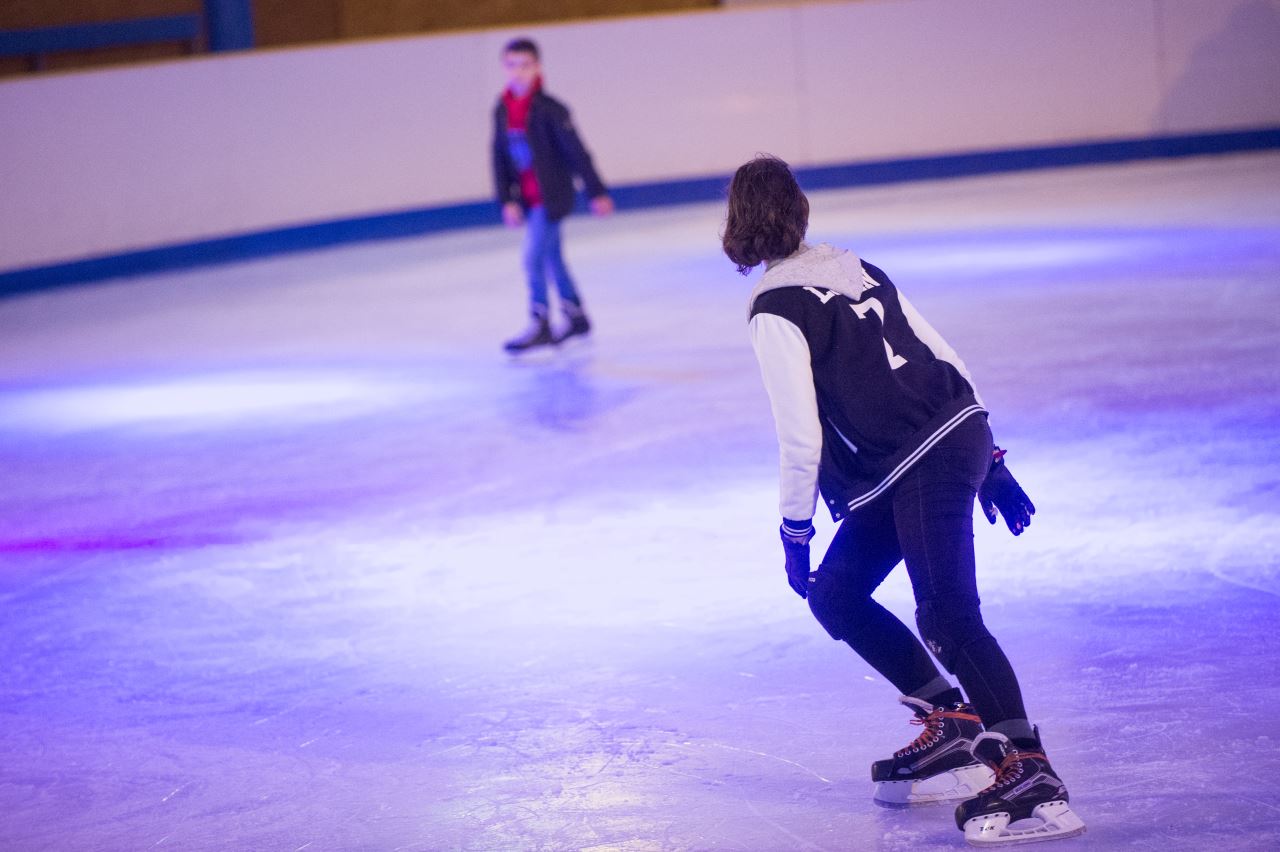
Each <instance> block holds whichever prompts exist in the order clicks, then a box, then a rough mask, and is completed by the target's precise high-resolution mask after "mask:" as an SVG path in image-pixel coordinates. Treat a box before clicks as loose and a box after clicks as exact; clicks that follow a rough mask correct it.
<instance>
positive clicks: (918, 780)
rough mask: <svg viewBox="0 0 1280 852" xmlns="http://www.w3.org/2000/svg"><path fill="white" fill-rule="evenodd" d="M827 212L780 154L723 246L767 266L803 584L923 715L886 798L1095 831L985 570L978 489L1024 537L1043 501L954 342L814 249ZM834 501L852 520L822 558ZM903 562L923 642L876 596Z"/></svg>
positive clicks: (760, 332)
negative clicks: (1049, 749)
mask: <svg viewBox="0 0 1280 852" xmlns="http://www.w3.org/2000/svg"><path fill="white" fill-rule="evenodd" d="M808 222H809V202H808V199H807V198H806V197H805V195H804V193H803V192H801V190H800V187H799V186H798V185H797V183H796V180H795V177H794V176H793V175H792V173H791V170H790V169H789V168H788V167H787V164H786V163H784V162H782V161H781V160H779V159H776V158H774V157H768V156H761V157H758V158H756V159H754V160H752V161H751V162H748V163H747V164H745V165H743V166H742V167H741V168H739V169H738V171H737V173H736V174H735V175H734V177H733V182H732V183H731V185H730V188H729V206H728V217H727V220H726V222H725V230H724V241H723V242H724V251H725V254H727V255H728V256H729V259H730V260H732V261H733V262H734V263H735V264H737V266H738V271H739V272H741V273H743V274H744V275H745V274H747V273H748V272H750V270H751V269H753V268H754V267H756V266H758V265H760V264H762V263H763V264H764V266H765V271H764V274H763V275H762V276H761V278H760V280H759V282H758V283H757V284H756V286H755V289H754V290H753V291H752V293H751V298H750V302H749V316H750V332H751V341H752V345H753V346H754V348H755V352H756V357H757V358H758V360H759V362H760V370H761V373H762V375H763V377H764V384H765V388H766V390H767V391H768V395H769V401H770V405H771V408H772V410H773V417H774V420H775V423H776V426H777V432H778V444H779V448H780V455H781V513H782V526H781V535H782V546H783V551H784V553H785V559H786V563H785V564H786V574H787V581H788V582H789V583H790V585H791V588H792V589H794V590H795V592H796V593H797V594H798V595H800V597H802V598H807V599H808V601H809V606H810V608H811V609H812V611H813V614H814V616H815V617H816V618H817V620H818V623H819V624H821V625H822V626H823V627H824V628H825V629H826V631H827V632H828V633H830V634H831V636H832V637H833V638H834V639H837V640H843V641H845V642H847V643H848V644H849V645H850V646H851V647H852V648H853V650H855V651H856V652H857V653H858V654H859V655H860V656H861V657H862V658H863V659H864V660H866V661H867V662H868V663H869V664H870V665H871V666H872V667H873V668H875V669H876V671H878V672H879V673H880V674H881V675H883V676H884V678H885V679H886V680H888V681H889V682H890V683H892V684H893V685H894V686H895V687H896V688H897V690H898V691H899V692H900V693H902V695H901V698H900V699H899V700H900V701H901V702H902V703H903V704H905V705H906V706H907V707H908V709H910V710H911V711H912V712H913V713H914V714H915V716H916V719H915V720H914V721H915V723H916V724H919V725H921V726H922V727H923V730H922V731H921V733H920V736H919V737H917V738H916V739H915V741H913V742H912V743H911V744H909V745H908V746H906V747H905V748H902V749H899V750H898V751H896V752H895V753H894V755H893V757H890V758H886V759H884V760H877V761H876V762H875V763H873V764H872V766H871V779H872V781H873V782H875V794H874V797H875V799H876V801H877V802H879V803H881V804H885V805H890V806H901V805H913V804H919V803H927V802H939V801H955V800H961V801H960V804H959V805H958V807H957V808H956V824H957V825H958V826H959V827H960V828H961V829H962V830H963V831H964V833H965V837H966V839H968V841H969V842H970V843H973V844H975V845H988V844H992V845H994V844H1003V843H1011V842H1026V841H1031V840H1049V839H1053V838H1059V837H1069V836H1072V835H1076V834H1079V833H1081V832H1083V831H1084V823H1083V822H1082V821H1081V820H1080V819H1079V817H1078V816H1076V814H1075V813H1074V812H1073V811H1072V810H1071V807H1070V805H1068V803H1067V801H1068V799H1067V789H1066V786H1065V785H1064V784H1063V783H1062V780H1061V779H1060V778H1059V777H1058V774H1057V773H1056V772H1055V771H1054V769H1053V767H1052V766H1050V765H1049V761H1048V759H1047V758H1046V757H1045V752H1044V748H1043V747H1042V746H1041V744H1040V735H1039V731H1038V730H1037V729H1036V728H1035V727H1033V726H1032V725H1031V723H1030V722H1028V721H1027V713H1026V710H1025V709H1023V704H1022V694H1021V691H1020V689H1019V687H1018V680H1017V677H1016V676H1015V675H1014V672H1013V668H1012V666H1011V665H1010V664H1009V660H1008V659H1007V658H1006V657H1005V655H1004V652H1003V651H1002V650H1001V649H1000V645H999V644H998V643H997V642H996V640H995V638H994V637H993V636H992V635H991V633H990V632H988V631H987V628H986V627H985V626H984V624H983V622H982V614H981V612H980V610H979V605H978V589H977V584H976V580H975V576H974V575H975V570H974V550H973V504H974V498H975V496H976V497H977V500H978V502H979V503H980V505H981V506H982V508H983V511H984V513H985V514H986V516H987V519H988V520H989V521H990V522H991V523H993V524H994V523H995V521H996V516H997V515H996V513H997V511H998V512H999V514H1000V515H1002V516H1003V517H1004V520H1005V523H1006V524H1007V525H1008V527H1009V530H1010V531H1011V532H1012V533H1013V534H1014V535H1018V534H1020V533H1021V532H1022V531H1023V530H1024V529H1026V527H1027V525H1028V524H1030V522H1031V515H1032V514H1033V513H1034V512H1035V508H1034V507H1033V506H1032V504H1031V501H1030V500H1029V499H1027V495H1026V494H1025V493H1023V491H1022V488H1020V487H1019V486H1018V483H1017V482H1016V481H1015V480H1014V478H1013V476H1012V474H1010V473H1009V469H1008V468H1007V467H1006V466H1005V464H1004V451H1003V450H1001V449H999V448H998V447H994V446H993V444H992V438H991V432H990V430H989V429H988V427H987V412H986V410H985V408H984V407H983V404H982V400H981V399H980V398H979V397H978V395H977V392H976V390H975V389H974V383H973V380H972V379H971V378H970V376H969V373H968V371H967V370H966V369H965V366H964V363H963V362H962V361H961V360H960V358H959V357H958V356H957V355H956V353H955V351H954V350H952V348H951V347H950V346H948V345H947V343H946V341H945V340H943V339H942V337H941V336H940V335H939V334H938V333H937V332H936V331H934V329H933V328H932V327H931V326H930V325H929V324H928V323H927V322H926V321H925V320H924V318H923V317H922V316H921V315H920V314H919V312H917V311H916V310H915V308H913V307H912V306H911V303H910V302H908V301H907V299H906V297H905V296H904V295H903V294H902V292H901V291H900V290H898V288H897V287H895V286H894V284H893V282H891V281H890V280H889V278H888V276H887V275H885V274H884V272H882V271H881V270H880V269H878V268H876V267H875V266H872V265H871V264H869V263H867V262H865V261H861V260H859V259H858V257H857V256H856V255H854V254H853V253H851V252H849V251H845V250H842V249H837V248H833V247H832V246H829V245H825V244H823V245H809V244H807V243H805V242H804V235H805V231H806V229H807V227H808ZM819 496H821V499H822V500H823V502H824V503H825V504H826V507H827V509H828V510H830V512H831V515H832V518H833V519H834V520H836V521H838V522H839V523H840V526H839V528H838V529H837V530H836V533H835V537H834V539H833V540H832V542H831V546H830V548H829V549H828V550H827V552H826V555H825V556H824V557H823V560H822V564H821V565H819V566H818V568H817V570H816V571H810V567H809V540H810V539H811V538H812V537H813V515H814V511H815V508H816V503H817V500H818V498H819ZM903 561H905V562H906V566H907V574H908V576H909V577H910V579H911V586H912V590H913V592H914V594H915V599H916V605H917V607H916V624H917V626H918V627H919V630H920V636H921V637H923V639H924V644H922V643H921V641H920V640H919V639H917V638H916V636H915V635H914V634H913V633H912V632H911V630H910V629H908V628H907V626H906V625H904V624H903V623H902V622H901V621H899V620H898V619H897V618H895V617H894V616H893V615H892V614H891V613H889V611H888V610H886V609H884V608H883V607H882V606H880V605H879V604H878V603H876V602H875V601H874V600H873V599H872V597H871V594H872V592H874V591H875V589H876V588H877V587H878V586H879V585H880V583H881V582H882V581H883V580H884V579H885V577H886V576H888V574H889V572H890V571H892V570H893V568H894V567H895V566H896V565H897V564H898V563H899V562H903ZM926 644H927V645H928V647H929V650H930V651H932V652H933V655H934V656H935V657H937V659H938V661H939V662H941V663H942V665H943V666H944V667H945V668H946V669H947V671H949V672H950V673H951V674H953V675H954V676H955V677H956V678H957V679H958V680H959V682H960V688H956V687H955V686H953V685H952V683H951V682H950V681H949V680H948V679H947V677H946V676H944V675H943V674H942V673H941V672H939V671H938V668H937V667H936V666H935V665H934V662H933V660H932V659H931V658H930V656H929V653H928V651H926V650H925V645H926ZM961 689H963V690H964V692H963V693H962V692H961ZM965 695H967V696H968V700H967V701H966V700H965Z"/></svg>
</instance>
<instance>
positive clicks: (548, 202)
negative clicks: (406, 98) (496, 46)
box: [493, 38, 613, 354]
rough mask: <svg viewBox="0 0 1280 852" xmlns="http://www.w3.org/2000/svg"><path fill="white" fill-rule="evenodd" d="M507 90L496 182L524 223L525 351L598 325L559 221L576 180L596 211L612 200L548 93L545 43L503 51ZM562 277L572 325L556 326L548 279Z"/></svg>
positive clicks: (516, 348)
mask: <svg viewBox="0 0 1280 852" xmlns="http://www.w3.org/2000/svg"><path fill="white" fill-rule="evenodd" d="M502 66H503V69H504V70H505V71H506V74H507V88H506V89H505V90H504V91H503V93H502V95H501V97H499V98H498V104H497V106H496V107H495V108H494V111H493V183H494V190H495V192H496V194H497V198H498V204H500V205H501V206H502V219H503V221H504V222H506V224H507V226H508V227H511V228H515V227H518V226H519V225H520V224H521V223H525V225H526V229H525V238H524V269H525V275H526V276H527V277H528V281H529V314H530V318H531V322H530V324H529V327H528V328H527V329H525V331H523V332H522V333H521V334H519V335H517V336H516V337H514V338H512V339H511V340H508V341H507V342H506V344H505V347H504V348H505V349H506V350H507V351H508V352H510V353H512V354H518V353H520V352H524V351H526V350H528V349H533V348H535V347H539V346H547V345H557V344H560V343H563V342H564V341H566V340H568V339H569V338H571V337H578V336H580V335H584V334H587V333H588V332H589V331H590V330H591V323H590V322H589V321H588V319H587V314H586V312H585V311H584V310H583V307H582V297H581V296H579V295H578V289H577V287H576V286H574V283H573V278H572V277H571V276H570V275H569V268H568V267H567V266H566V265H565V262H564V257H563V255H562V254H561V249H560V221H561V220H562V219H564V217H566V216H568V215H569V213H570V211H572V210H573V204H574V199H575V197H576V192H577V191H576V189H575V187H574V183H573V180H574V176H575V175H576V176H577V177H578V178H580V179H581V180H582V183H583V187H584V189H585V190H586V194H587V198H589V199H590V202H591V212H593V213H595V214H596V215H598V216H607V215H608V214H610V213H612V212H613V201H612V200H611V199H610V198H609V194H608V191H607V190H606V189H605V186H604V183H602V182H601V180H600V176H599V175H598V174H596V170H595V166H594V165H592V163H591V155H590V154H588V153H587V149H586V147H585V146H584V145H583V144H582V140H581V139H579V138H578V133H577V131H576V130H574V127H573V122H572V121H571V120H570V118H569V109H568V108H567V107H566V106H565V105H564V104H562V103H561V102H560V101H558V100H556V99H555V98H553V97H551V96H550V95H548V94H547V93H546V92H544V91H543V90H542V65H541V62H540V60H539V57H538V46H537V45H536V44H534V43H533V42H532V41H530V40H529V39H527V38H518V39H514V40H513V41H510V42H508V43H507V45H506V47H504V48H503V50H502ZM548 273H550V275H551V277H552V278H553V279H554V280H555V285H556V290H557V291H558V293H559V295H560V309H561V311H562V312H563V313H564V318H565V324H564V325H563V326H562V327H560V328H558V329H554V330H553V329H552V327H551V313H550V309H549V307H548V302H547V274H548Z"/></svg>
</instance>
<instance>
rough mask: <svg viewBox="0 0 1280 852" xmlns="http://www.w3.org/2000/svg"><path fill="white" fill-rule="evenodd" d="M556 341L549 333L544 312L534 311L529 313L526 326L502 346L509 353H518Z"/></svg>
mask: <svg viewBox="0 0 1280 852" xmlns="http://www.w3.org/2000/svg"><path fill="white" fill-rule="evenodd" d="M556 342H557V341H556V339H555V337H554V336H553V335H552V334H551V323H549V322H547V315H546V312H545V311H534V312H533V313H532V314H531V315H530V321H529V326H528V328H526V329H525V330H524V331H522V332H520V334H518V335H516V336H515V337H513V338H511V339H510V340H508V341H507V342H506V343H504V344H502V348H503V349H505V350H506V351H507V353H508V354H510V355H519V354H520V353H521V352H528V351H529V350H530V349H537V348H538V347H540V346H550V345H552V344H554V343H556Z"/></svg>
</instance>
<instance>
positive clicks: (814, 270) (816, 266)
mask: <svg viewBox="0 0 1280 852" xmlns="http://www.w3.org/2000/svg"><path fill="white" fill-rule="evenodd" d="M780 287H817V288H818V289H820V290H834V291H835V292H837V293H839V294H840V295H842V296H848V297H849V298H850V299H854V300H855V301H856V300H857V299H858V298H859V297H860V296H861V294H862V293H863V292H864V291H865V290H866V285H864V284H863V283H862V261H861V260H859V259H858V256H857V255H856V254H854V253H853V252H851V251H849V250H847V249H840V248H836V247H835V246H833V245H830V244H829V243H818V244H817V245H809V244H808V243H801V244H800V248H798V249H796V251H795V253H794V254H791V255H788V256H787V257H784V258H782V259H781V260H775V261H773V262H772V263H769V264H768V265H767V266H766V267H765V270H764V275H762V276H760V280H759V282H757V283H756V287H755V289H754V290H752V291H751V298H750V300H749V301H748V302H747V316H750V315H751V309H752V307H753V306H754V305H755V303H756V299H758V298H759V297H760V294H761V293H767V292H768V291H770V290H777V289H778V288H780Z"/></svg>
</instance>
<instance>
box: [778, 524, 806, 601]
mask: <svg viewBox="0 0 1280 852" xmlns="http://www.w3.org/2000/svg"><path fill="white" fill-rule="evenodd" d="M778 532H779V533H780V534H781V536H782V552H783V553H785V554H786V557H787V583H788V585H790V586H791V588H792V590H794V591H795V593H796V594H797V595H799V596H800V597H802V598H807V597H809V584H810V583H812V582H813V576H812V575H811V574H810V573H809V540H810V539H811V538H813V521H812V520H808V521H789V520H787V519H786V518H783V519H782V526H781V527H779V528H778Z"/></svg>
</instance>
